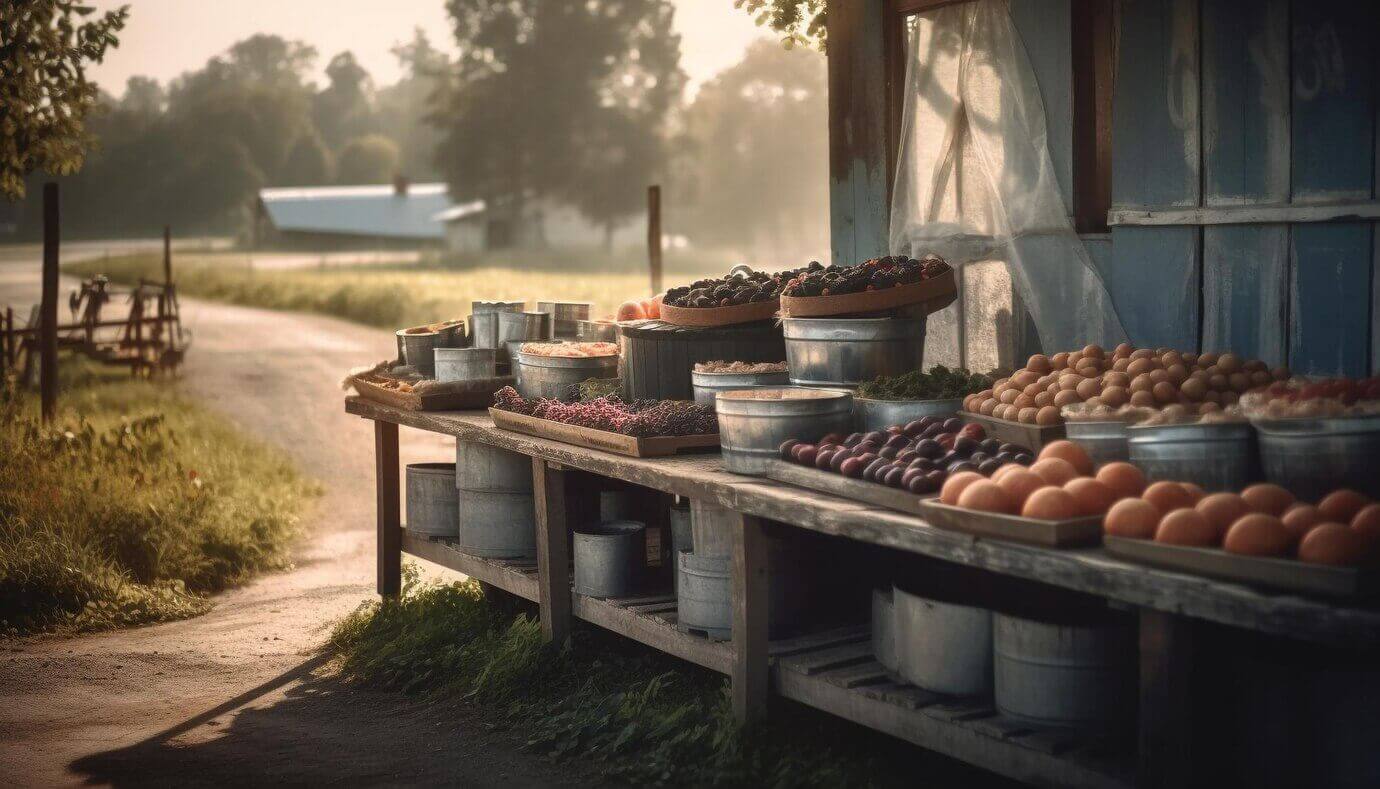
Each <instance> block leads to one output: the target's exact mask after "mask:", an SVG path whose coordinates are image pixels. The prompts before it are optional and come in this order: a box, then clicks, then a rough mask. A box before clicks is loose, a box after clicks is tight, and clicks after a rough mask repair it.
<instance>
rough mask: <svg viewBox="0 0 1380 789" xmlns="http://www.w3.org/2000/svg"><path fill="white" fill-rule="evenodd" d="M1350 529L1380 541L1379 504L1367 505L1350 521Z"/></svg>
mask: <svg viewBox="0 0 1380 789" xmlns="http://www.w3.org/2000/svg"><path fill="white" fill-rule="evenodd" d="M1351 528H1353V529H1355V530H1356V531H1359V532H1361V533H1362V534H1365V535H1368V537H1369V538H1370V539H1374V540H1380V504H1367V505H1366V506H1364V507H1362V508H1361V510H1360V512H1357V513H1356V515H1355V516H1353V517H1352V519H1351Z"/></svg>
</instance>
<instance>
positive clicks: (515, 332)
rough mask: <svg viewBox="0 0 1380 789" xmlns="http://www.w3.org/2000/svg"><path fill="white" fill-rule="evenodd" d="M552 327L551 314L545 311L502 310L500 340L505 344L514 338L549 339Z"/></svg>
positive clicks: (538, 340) (499, 315) (499, 329)
mask: <svg viewBox="0 0 1380 789" xmlns="http://www.w3.org/2000/svg"><path fill="white" fill-rule="evenodd" d="M550 327H551V316H550V315H548V314H547V313H545V312H500V313H499V314H498V341H499V342H500V343H504V344H505V345H506V344H507V343H510V342H513V341H514V340H523V341H527V342H540V341H542V340H546V339H548V337H549V336H550V333H551V329H550Z"/></svg>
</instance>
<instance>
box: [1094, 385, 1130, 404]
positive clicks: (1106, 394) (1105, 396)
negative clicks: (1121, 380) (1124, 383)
mask: <svg viewBox="0 0 1380 789" xmlns="http://www.w3.org/2000/svg"><path fill="white" fill-rule="evenodd" d="M1101 397H1102V402H1104V403H1106V404H1107V405H1109V406H1111V407H1112V408H1120V407H1122V406H1123V405H1126V404H1127V403H1128V402H1130V399H1131V395H1130V393H1129V392H1127V391H1126V390H1125V389H1124V388H1122V387H1120V386H1108V387H1104V388H1103V389H1102V394H1101Z"/></svg>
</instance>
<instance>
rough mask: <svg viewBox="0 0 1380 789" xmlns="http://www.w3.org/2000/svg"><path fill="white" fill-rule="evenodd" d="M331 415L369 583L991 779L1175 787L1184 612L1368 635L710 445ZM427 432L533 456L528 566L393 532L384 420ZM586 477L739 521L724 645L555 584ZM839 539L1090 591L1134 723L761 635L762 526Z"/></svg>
mask: <svg viewBox="0 0 1380 789" xmlns="http://www.w3.org/2000/svg"><path fill="white" fill-rule="evenodd" d="M345 409H346V411H347V412H348V413H351V414H355V415H358V416H361V417H363V418H365V419H370V420H373V421H374V436H375V454H376V460H377V486H378V590H379V593H380V594H382V595H394V594H397V593H398V591H399V581H400V573H401V554H402V553H404V552H406V553H409V554H412V555H414V556H418V557H420V558H423V559H427V560H429V561H433V562H436V563H437V564H441V565H443V566H446V567H450V568H453V569H455V570H458V571H460V572H462V573H465V574H466V575H469V576H470V577H472V578H474V579H476V580H479V581H483V582H485V583H488V584H492V585H493V586H496V587H499V588H501V589H504V590H506V591H508V592H510V593H512V594H515V595H518V596H520V597H524V598H526V599H528V600H533V601H535V602H537V603H538V605H539V607H540V612H541V624H542V630H543V633H544V634H545V635H546V637H547V638H548V639H550V640H554V641H557V642H560V641H564V640H565V638H566V636H567V634H568V632H569V627H570V621H571V618H572V617H578V618H580V619H583V620H585V621H587V622H590V623H593V624H596V625H599V626H600V627H604V628H607V629H609V630H613V631H615V632H617V633H620V634H622V635H624V636H626V637H628V638H632V639H634V640H637V641H640V642H642V643H644V644H647V645H649V646H652V647H655V648H656V649H659V650H662V651H664V652H668V653H670V654H673V655H676V656H678V657H680V658H683V659H685V660H689V661H691V662H693V663H697V664H699V665H701V666H704V667H706V668H709V669H712V670H714V671H719V672H722V673H725V674H728V675H729V676H730V677H731V680H732V697H733V706H734V710H735V712H736V713H737V714H738V715H739V716H740V717H742V718H744V719H751V718H753V717H755V716H758V715H760V714H762V713H763V711H764V710H765V705H766V699H767V696H768V694H769V693H770V692H772V691H774V692H776V693H777V694H779V695H781V696H784V697H786V698H790V699H794V700H796V701H799V702H802V703H804V704H807V705H810V706H813V707H816V708H818V709H821V710H825V711H827V712H830V713H833V714H836V715H839V716H842V717H844V718H847V719H849V720H852V721H854V722H857V723H860V724H862V725H864V726H869V727H871V728H874V729H878V730H880V731H883V732H886V733H888V734H892V735H894V736H897V737H900V738H902V739H905V740H908V741H910V742H913V743H916V744H918V745H920V746H922V747H925V748H928V749H930V750H934V751H938V752H940V753H943V754H946V755H948V756H951V757H954V758H957V759H960V760H963V761H966V762H969V763H971V764H975V765H979V766H981V767H984V768H986V769H989V770H992V771H994V772H997V773H1000V774H1002V775H1006V776H1009V777H1012V778H1016V779H1019V780H1022V781H1027V782H1030V783H1034V784H1039V785H1047V786H1111V787H1125V786H1159V785H1166V784H1175V785H1186V784H1187V783H1189V782H1190V780H1189V779H1190V771H1191V770H1192V765H1191V763H1190V761H1189V758H1188V756H1187V755H1186V754H1187V753H1188V752H1189V745H1190V743H1189V742H1188V740H1189V733H1188V732H1189V727H1188V726H1187V725H1185V721H1186V719H1187V717H1188V713H1189V710H1190V702H1191V694H1192V691H1191V690H1190V687H1189V685H1190V683H1189V682H1188V681H1187V676H1188V674H1189V673H1190V669H1191V668H1192V666H1193V663H1194V660H1195V653H1194V639H1193V638H1192V637H1191V633H1192V632H1193V631H1192V629H1191V628H1190V625H1191V623H1192V620H1195V619H1197V620H1207V621H1210V622H1215V623H1219V624H1223V625H1229V626H1231V627H1233V628H1239V629H1242V630H1245V631H1254V632H1256V633H1263V634H1270V635H1282V636H1288V637H1290V638H1291V639H1295V640H1302V641H1306V642H1311V643H1314V644H1319V645H1329V646H1344V647H1348V648H1362V649H1371V648H1374V647H1376V646H1377V645H1380V610H1377V609H1375V608H1371V607H1360V606H1350V605H1334V604H1330V603H1328V602H1325V601H1321V600H1315V599H1310V598H1304V597H1299V596H1293V595H1287V594H1285V595H1281V594H1271V593H1267V592H1263V591H1259V590H1256V589H1252V588H1249V587H1246V586H1241V585H1237V584H1232V583H1223V582H1219V581H1213V580H1210V579H1205V578H1201V577H1198V576H1193V575H1186V574H1180V573H1174V572H1167V571H1162V570H1156V569H1152V568H1148V567H1145V566H1142V565H1136V564H1130V563H1127V562H1124V561H1121V560H1118V559H1115V558H1112V557H1110V556H1108V555H1107V554H1106V553H1104V552H1103V551H1102V550H1101V549H1100V548H1086V549H1078V550H1050V549H1045V548H1039V547H1032V546H1027V545H1020V544H1016V543H1010V542H1003V541H999V540H989V539H982V538H976V537H972V536H969V535H965V534H962V533H958V532H952V531H944V530H940V529H937V528H934V527H932V526H929V525H928V524H926V523H925V522H924V521H923V520H922V519H920V518H917V517H915V516H911V515H906V514H903V513H899V512H894V511H890V510H883V509H879V508H876V507H872V506H869V505H866V504H860V503H857V502H854V501H849V500H845V499H842V498H837V497H834V496H830V495H826V494H822V493H816V492H812V491H807V490H804V489H801V488H796V487H793V486H790V485H786V484H782V483H777V482H773V481H770V480H764V479H759V478H754V477H745V476H740V475H736V474H731V473H729V472H726V471H724V470H723V469H722V467H721V464H720V459H719V456H718V454H716V453H709V454H691V455H681V456H675V457H668V458H655V459H641V458H632V457H624V456H621V455H614V454H610V453H607V452H602V451H599V450H592V449H584V448H581V447H576V446H572V445H570V444H565V443H561V442H557V441H551V440H547V439H542V438H533V437H531V436H526V435H522V434H519V433H513V432H509V431H505V430H501V429H499V428H496V427H494V424H493V422H492V420H491V419H490V418H489V416H488V414H487V413H485V412H481V411H463V412H416V411H404V410H400V409H396V408H392V407H389V406H385V405H381V404H379V403H376V402H372V401H369V400H364V399H361V398H358V397H348V398H346V403H345ZM399 425H403V426H407V427H412V428H416V429H419V430H427V431H431V432H434V433H441V434H445V435H450V436H454V437H456V438H457V439H460V440H463V441H470V442H480V443H484V444H489V445H492V446H496V447H500V448H503V449H507V450H510V451H513V452H518V453H521V454H524V455H527V456H529V457H531V458H532V473H533V482H534V493H535V500H536V515H537V561H536V563H535V566H533V565H532V563H530V562H528V563H523V562H512V561H499V560H491V559H483V558H479V557H475V556H470V555H466V554H464V553H462V552H460V551H459V550H457V549H456V548H455V547H454V546H453V544H451V543H448V542H445V541H438V540H434V539H430V538H427V537H423V536H420V535H413V534H410V533H409V532H408V531H407V529H406V528H405V527H404V526H403V524H402V523H401V518H400V501H399V484H398V479H399V467H398V426H399ZM570 471H577V472H586V473H590V474H595V475H599V476H602V477H606V478H610V479H614V480H621V481H623V482H626V483H632V484H635V485H640V486H645V487H647V488H651V489H654V490H658V491H662V492H664V493H670V494H675V495H679V496H686V497H689V498H692V499H700V500H708V501H712V502H715V503H717V504H719V505H721V506H724V507H728V508H730V509H732V510H734V511H735V512H737V513H739V515H740V520H739V528H738V529H737V531H736V533H735V535H734V542H733V562H732V593H733V640H732V641H731V642H716V641H712V640H709V639H707V638H704V637H702V636H700V635H697V634H693V633H687V632H682V631H680V630H678V629H677V628H676V627H675V604H674V598H673V597H671V596H669V595H665V596H661V597H643V598H633V599H626V600H599V599H595V598H591V597H586V596H584V595H578V594H574V593H573V592H572V591H571V580H570V557H569V548H568V542H567V533H568V532H569V531H570V530H571V528H572V526H573V525H574V524H572V523H571V520H572V519H568V518H567V504H568V494H567V489H566V478H567V475H568V474H569V472H570ZM766 520H771V521H779V522H782V523H785V524H789V525H791V526H794V527H797V528H800V529H807V530H812V531H816V532H821V533H824V534H829V535H836V536H841V537H844V538H847V539H850V540H856V541H860V542H864V543H870V544H874V545H879V546H886V547H888V548H893V549H898V550H901V551H907V552H911V553H914V554H919V555H922V556H927V557H931V558H934V559H940V560H943V561H946V562H952V563H955V564H958V565H963V566H967V567H972V568H980V569H983V570H988V571H992V572H996V573H1000V574H1003V575H1007V576H1011V577H1016V578H1022V579H1027V580H1033V581H1038V582H1041V583H1044V584H1049V585H1052V586H1056V587H1062V588H1065V589H1070V590H1075V591H1078V592H1083V593H1087V594H1091V595H1096V596H1099V597H1102V598H1105V599H1107V600H1109V601H1111V603H1112V605H1114V606H1117V607H1121V608H1124V609H1127V610H1130V611H1134V612H1136V613H1137V614H1138V618H1139V623H1140V625H1139V629H1140V668H1139V706H1138V717H1139V719H1138V721H1137V729H1136V734H1135V736H1134V737H1131V738H1129V739H1130V740H1132V742H1131V743H1130V745H1129V747H1113V746H1111V745H1109V744H1108V743H1107V742H1105V741H1100V740H1096V739H1089V738H1088V737H1087V736H1083V737H1081V738H1080V737H1079V736H1077V735H1072V734H1067V733H1062V732H1060V731H1059V730H1055V729H1041V728H1039V727H1032V726H1028V725H1022V724H1021V723H1020V722H1017V721H1014V720H1012V719H1009V718H1006V717H1004V716H1002V715H1000V714H999V713H997V712H996V711H995V710H994V709H993V708H992V706H991V703H990V701H985V700H984V701H977V700H972V699H960V698H953V697H945V696H941V695H938V694H935V693H931V692H929V691H925V690H923V689H920V688H917V687H914V686H909V685H906V684H904V683H903V682H900V681H898V680H897V679H896V678H895V677H894V676H890V675H888V674H887V672H886V671H885V669H883V668H882V666H881V665H880V664H878V663H877V662H876V661H875V660H873V659H872V653H871V644H870V636H869V631H868V629H867V627H866V626H865V625H864V626H854V627H842V628H839V627H834V628H831V629H828V630H825V631H823V632H819V633H813V634H810V635H806V636H801V637H797V638H792V639H789V640H783V641H769V640H768V637H767V619H766V599H767V578H766V539H767V538H766V536H765V535H764V532H763V522H764V521H766Z"/></svg>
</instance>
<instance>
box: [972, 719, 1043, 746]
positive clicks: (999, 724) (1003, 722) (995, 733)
mask: <svg viewBox="0 0 1380 789" xmlns="http://www.w3.org/2000/svg"><path fill="white" fill-rule="evenodd" d="M968 726H970V727H971V728H973V729H975V730H977V731H980V732H982V733H983V734H986V735H987V736H988V737H993V738H996V739H998V740H1011V739H1016V738H1019V737H1021V736H1023V735H1026V734H1031V733H1033V732H1034V731H1035V729H1034V728H1033V727H1031V725H1030V724H1028V723H1023V722H1021V721H1018V720H1016V719H1014V718H1008V717H1006V716H1004V715H1001V714H1000V713H998V714H997V715H993V716H992V717H990V718H981V719H979V720H972V721H968Z"/></svg>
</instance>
